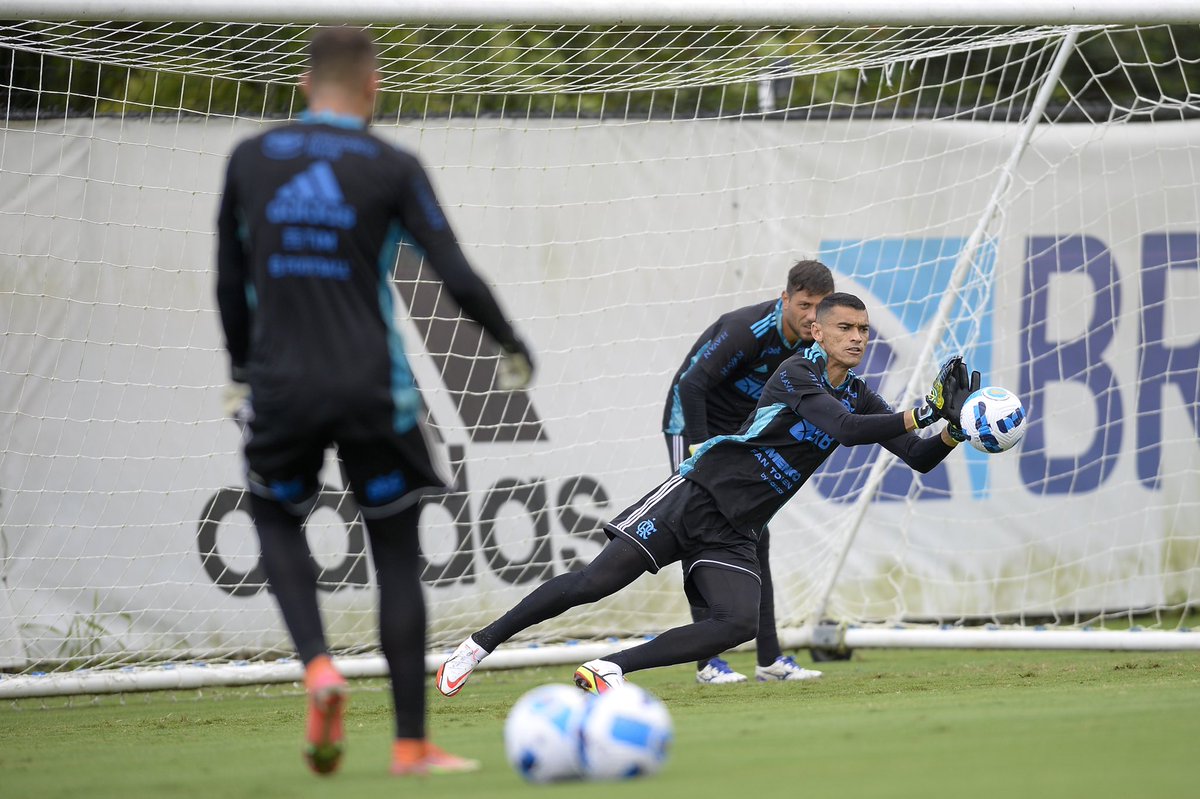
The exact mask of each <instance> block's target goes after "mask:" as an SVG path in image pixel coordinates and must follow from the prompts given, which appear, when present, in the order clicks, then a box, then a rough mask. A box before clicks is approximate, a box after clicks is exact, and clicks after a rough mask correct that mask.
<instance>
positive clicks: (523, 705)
mask: <svg viewBox="0 0 1200 799" xmlns="http://www.w3.org/2000/svg"><path fill="white" fill-rule="evenodd" d="M594 700H595V697H594V696H592V695H591V694H589V693H586V692H584V691H580V690H579V689H578V688H576V687H574V686H566V685H543V686H541V687H540V688H534V689H533V690H532V691H529V692H528V693H526V694H525V695H524V696H522V697H521V698H520V699H518V700H517V703H516V704H515V705H513V707H512V710H510V711H509V713H508V719H507V720H506V721H505V722H504V749H505V753H506V754H507V755H508V762H509V764H510V765H511V766H512V767H513V769H514V770H516V772H517V773H518V774H520V775H521V776H522V777H524V778H525V779H526V780H528V781H529V782H539V783H540V782H558V781H561V780H573V779H579V778H581V777H582V776H583V757H582V751H581V746H582V725H583V720H584V717H585V716H586V715H587V714H588V711H589V709H590V707H591V705H592V704H593V702H594Z"/></svg>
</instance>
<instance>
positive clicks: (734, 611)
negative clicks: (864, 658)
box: [437, 293, 979, 696]
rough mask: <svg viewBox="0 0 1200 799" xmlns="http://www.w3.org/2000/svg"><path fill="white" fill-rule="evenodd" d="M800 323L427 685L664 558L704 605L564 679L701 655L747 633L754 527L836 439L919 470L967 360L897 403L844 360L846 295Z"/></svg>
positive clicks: (852, 339)
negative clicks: (764, 370)
mask: <svg viewBox="0 0 1200 799" xmlns="http://www.w3.org/2000/svg"><path fill="white" fill-rule="evenodd" d="M812 330H813V339H814V343H813V345H812V346H811V347H809V348H808V349H807V350H806V351H805V352H804V353H802V354H796V355H793V356H792V357H791V358H788V359H787V360H786V361H784V363H783V364H782V365H781V366H780V367H779V368H778V369H777V370H776V371H775V374H774V375H772V376H771V379H770V380H768V381H767V384H766V386H764V387H763V391H762V397H761V398H760V399H759V402H758V407H757V409H756V410H755V413H754V416H753V417H752V418H750V419H747V420H746V423H745V424H744V425H743V426H742V428H741V430H740V431H739V432H738V434H737V435H732V436H717V437H716V438H711V439H709V440H708V441H706V442H704V443H703V444H702V445H700V447H699V448H698V449H697V450H696V453H695V454H694V455H692V456H691V457H690V458H688V459H687V460H686V461H684V462H683V463H682V464H681V465H680V467H679V471H678V472H677V473H675V474H673V475H671V477H670V478H669V479H668V480H667V481H666V482H664V483H662V484H660V485H658V486H656V487H655V488H654V489H653V490H652V491H650V493H648V494H646V495H645V496H644V497H643V498H642V499H640V500H638V501H637V502H635V503H634V504H633V505H631V506H629V507H628V508H626V509H625V510H624V511H622V512H621V513H619V514H617V516H616V518H615V519H613V520H612V521H611V522H610V523H609V524H607V525H606V526H605V532H606V533H607V535H608V537H609V539H610V540H609V542H608V544H607V545H606V546H605V547H604V549H602V550H601V551H600V553H599V554H598V555H597V556H596V557H595V559H594V560H592V562H591V563H589V564H588V565H587V566H586V567H584V568H583V569H582V570H580V571H578V572H568V573H565V574H561V575H559V576H557V577H555V578H554V579H552V580H549V581H547V582H545V583H543V584H542V585H541V586H539V587H538V588H537V589H535V590H534V591H533V592H532V593H530V594H529V595H528V596H527V597H525V599H523V600H521V602H520V603H518V604H517V605H516V607H514V608H513V609H512V610H510V611H508V612H507V613H505V614H504V615H503V616H501V617H500V618H499V619H497V620H496V621H494V622H492V623H491V624H489V625H488V626H487V627H484V628H483V629H482V630H479V631H478V632H476V633H474V634H473V635H471V636H470V637H469V638H467V640H465V641H463V643H461V644H460V645H459V646H458V648H457V649H456V650H455V651H454V653H453V654H452V655H451V656H450V658H449V659H448V660H446V662H445V663H443V664H442V666H441V668H440V669H439V670H438V675H437V687H438V690H439V691H440V692H441V693H442V694H444V695H446V696H453V695H454V694H456V693H458V692H459V691H461V690H462V687H463V685H464V684H465V683H466V681H467V678H468V677H469V676H470V675H471V672H472V671H473V670H474V669H475V667H476V666H477V665H478V664H479V662H480V661H481V660H483V659H484V658H485V657H487V656H488V654H489V653H490V652H492V651H493V650H494V649H495V648H496V647H497V646H498V645H500V644H502V643H504V642H505V641H507V640H508V639H509V638H511V637H512V636H514V635H516V634H517V633H518V632H520V631H522V630H524V629H526V628H527V627H530V626H532V625H534V624H537V623H538V622H541V621H544V620H546V619H549V618H551V617H553V616H557V615H558V614H560V613H562V612H564V611H566V610H568V609H569V608H572V607H575V606H576V605H582V604H584V603H588V602H595V601H597V600H599V599H602V598H604V597H606V596H608V595H610V594H613V593H616V592H617V591H619V590H621V589H622V588H624V587H625V586H627V585H629V584H630V583H632V582H633V581H634V580H635V579H637V578H638V577H639V576H640V575H641V574H643V573H644V572H657V571H658V570H659V569H660V568H662V567H663V566H665V565H667V564H668V563H672V562H674V561H677V560H678V561H682V565H683V573H684V578H685V590H686V591H687V593H688V596H689V598H690V600H691V603H692V604H693V605H704V606H707V607H708V608H709V609H710V614H709V616H708V618H706V619H704V620H702V621H699V622H693V623H692V624H688V625H685V626H683V627H676V628H675V629H672V630H667V631H666V632H664V633H662V634H661V635H659V636H657V637H655V638H654V639H652V640H650V641H647V642H646V643H644V644H641V645H639V646H635V647H632V648H631V649H626V650H624V651H622V652H618V653H616V654H613V655H610V656H608V657H606V658H604V659H600V660H592V661H589V662H587V663H584V664H583V665H582V666H580V667H579V669H578V670H577V671H576V672H575V683H576V684H577V685H578V686H579V687H580V688H583V689H585V690H588V691H592V692H594V693H602V692H604V691H606V690H608V689H609V688H611V687H613V686H618V685H621V684H622V683H623V682H624V681H625V674H627V673H628V672H632V671H637V670H639V669H647V668H652V667H655V666H668V665H672V664H675V663H685V662H687V661H689V660H699V659H702V658H708V657H712V656H713V655H714V654H715V653H718V652H722V651H724V650H726V649H728V648H730V647H732V646H736V645H738V644H740V643H742V642H744V641H748V640H750V639H751V638H753V637H754V635H755V632H756V631H757V628H758V613H759V590H760V584H759V575H758V557H757V554H756V552H755V549H756V547H755V542H756V539H757V538H758V536H759V535H760V534H761V532H762V530H763V528H764V527H766V525H767V522H769V521H770V519H771V517H772V516H774V515H775V513H776V512H777V511H778V510H779V509H780V508H782V507H783V506H784V505H785V504H786V503H787V501H788V500H789V499H791V497H792V496H794V495H795V494H796V492H797V491H799V490H800V487H801V486H802V485H804V483H805V482H806V481H807V480H808V479H809V477H811V476H812V474H813V473H814V472H815V471H816V470H817V468H818V467H819V466H820V465H821V464H822V463H823V462H824V461H825V459H826V458H828V457H829V456H830V454H832V453H833V451H834V450H835V449H836V448H837V447H838V445H839V444H845V445H847V446H855V445H859V444H872V443H878V444H882V445H883V446H884V447H886V448H887V449H888V450H890V451H891V452H893V453H895V454H896V455H897V456H899V457H900V459H901V460H903V461H904V462H905V463H907V464H908V465H909V466H910V467H911V468H913V469H915V470H917V471H919V472H928V471H929V470H931V469H933V468H934V467H935V466H937V465H938V464H939V463H941V462H942V460H943V459H945V457H946V456H947V455H949V454H950V452H951V451H952V450H953V449H954V447H955V446H957V444H958V442H959V440H961V438H962V431H961V430H958V429H957V428H956V427H954V426H956V425H957V424H958V422H957V420H958V416H959V412H960V410H961V407H962V403H963V402H964V401H965V399H966V398H967V396H969V394H970V393H971V387H972V386H976V387H977V386H978V383H979V373H978V372H975V373H974V374H973V375H970V376H968V373H967V367H966V365H965V364H964V363H963V361H962V359H961V358H960V357H958V356H954V357H952V358H950V359H948V360H947V361H946V362H945V364H943V365H942V368H941V371H940V372H939V373H938V376H937V378H936V379H935V380H934V383H933V386H932V387H931V388H930V390H929V393H928V394H927V395H926V397H925V401H924V402H923V403H921V404H920V405H919V406H917V407H916V408H914V409H912V410H906V411H902V412H899V413H896V412H893V411H892V409H891V407H890V406H889V405H888V404H887V403H886V402H885V401H884V400H883V399H882V398H880V396H879V395H878V394H876V393H875V392H874V391H873V390H872V389H871V388H870V387H869V386H867V384H866V383H865V382H863V380H862V379H861V378H860V377H858V376H857V375H855V374H854V372H853V371H852V369H853V368H854V367H855V366H857V365H858V364H859V363H860V362H861V361H862V359H863V356H864V355H865V354H866V347H867V339H868V338H869V335H870V324H869V321H868V318H867V309H866V306H865V305H863V303H862V301H861V300H860V299H859V298H858V297H856V296H854V295H853V294H845V293H834V294H830V295H829V296H827V297H826V298H825V299H824V300H822V301H821V304H820V305H819V306H818V308H817V319H816V322H815V323H814V324H813V328H812ZM938 419H945V420H946V421H947V422H949V423H950V424H949V425H947V427H945V428H943V429H942V431H941V433H940V434H939V435H935V436H929V437H927V438H922V437H920V436H918V435H916V434H915V433H914V432H913V431H915V430H916V429H918V428H924V427H928V426H929V425H932V424H933V423H934V422H936V421H937V420H938Z"/></svg>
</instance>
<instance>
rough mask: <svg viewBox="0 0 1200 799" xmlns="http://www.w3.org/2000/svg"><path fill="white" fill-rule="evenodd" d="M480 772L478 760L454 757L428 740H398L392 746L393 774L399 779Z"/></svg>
mask: <svg viewBox="0 0 1200 799" xmlns="http://www.w3.org/2000/svg"><path fill="white" fill-rule="evenodd" d="M478 770H479V761H478V760H471V759H469V758H465V757H459V756H458V755H452V754H450V753H449V752H447V751H446V750H444V749H442V748H441V747H439V746H435V745H434V744H432V743H430V742H429V741H426V740H418V739H414V738H397V739H396V742H395V743H394V744H392V774H394V775H396V776H398V777H405V776H413V777H424V776H427V775H429V774H465V773H467V772H469V771H478Z"/></svg>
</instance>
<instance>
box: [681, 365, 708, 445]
mask: <svg viewBox="0 0 1200 799" xmlns="http://www.w3.org/2000/svg"><path fill="white" fill-rule="evenodd" d="M679 405H680V407H681V408H682V409H683V438H684V443H685V445H686V446H689V447H690V446H691V445H693V444H699V443H701V442H704V441H707V440H708V439H709V435H708V397H707V392H706V389H705V388H704V384H703V383H702V382H701V381H699V380H688V379H687V375H686V374H685V375H684V376H683V378H682V379H681V380H680V381H679Z"/></svg>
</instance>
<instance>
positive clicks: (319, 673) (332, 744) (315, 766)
mask: <svg viewBox="0 0 1200 799" xmlns="http://www.w3.org/2000/svg"><path fill="white" fill-rule="evenodd" d="M304 688H305V690H307V691H308V729H307V734H306V736H305V737H306V739H307V741H308V746H307V748H306V749H305V750H304V759H305V760H306V761H308V767H309V768H311V769H312V770H313V771H315V772H316V773H318V774H332V773H333V772H335V771H337V767H338V765H339V764H340V763H341V762H342V749H343V747H342V736H343V729H342V714H343V713H344V712H345V710H346V701H347V700H348V699H349V692H348V691H347V689H346V679H345V678H344V677H342V675H341V674H339V673H338V670H337V668H336V667H335V666H334V665H333V661H332V660H331V659H330V658H329V656H328V655H319V656H317V657H316V658H314V659H313V660H312V662H310V663H309V664H308V668H307V669H305V672H304Z"/></svg>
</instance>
